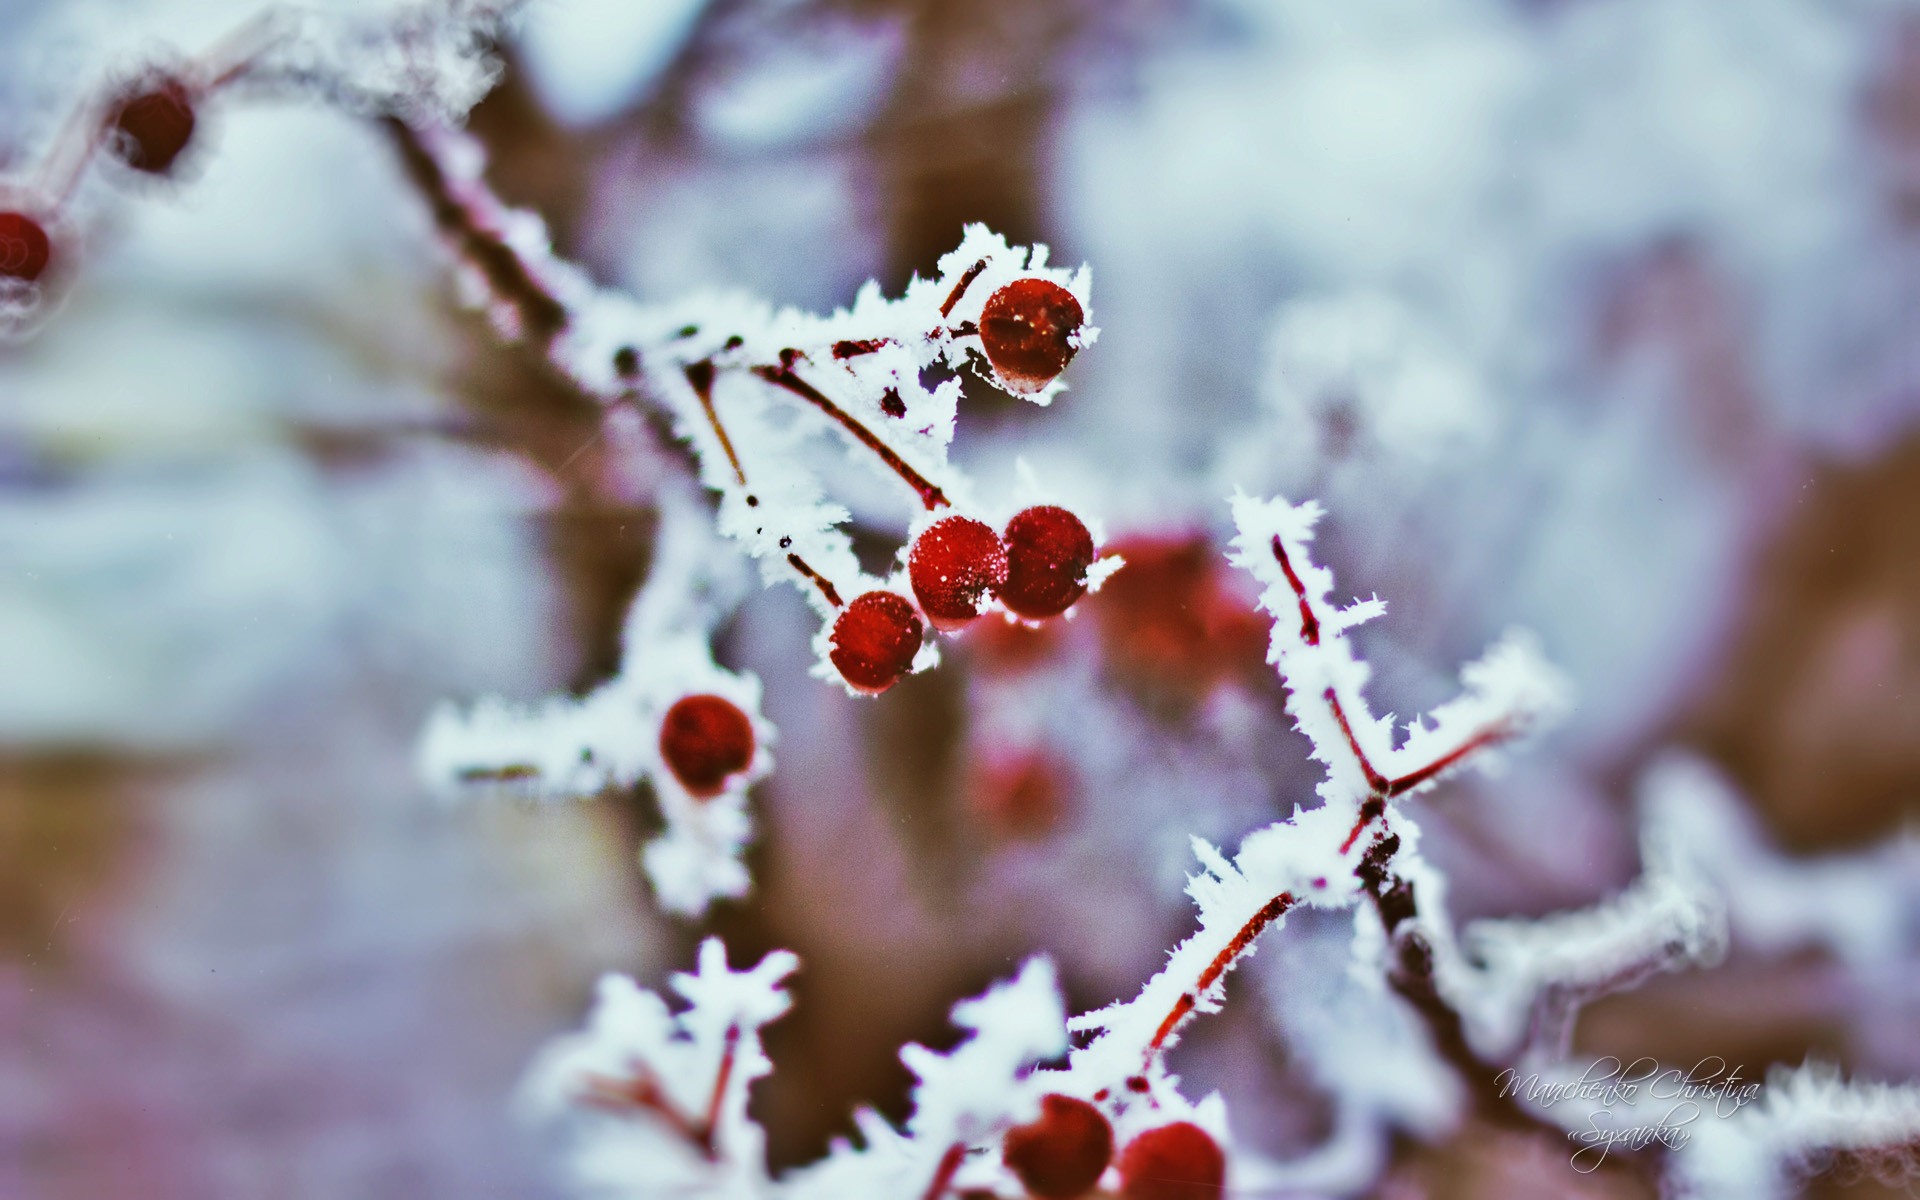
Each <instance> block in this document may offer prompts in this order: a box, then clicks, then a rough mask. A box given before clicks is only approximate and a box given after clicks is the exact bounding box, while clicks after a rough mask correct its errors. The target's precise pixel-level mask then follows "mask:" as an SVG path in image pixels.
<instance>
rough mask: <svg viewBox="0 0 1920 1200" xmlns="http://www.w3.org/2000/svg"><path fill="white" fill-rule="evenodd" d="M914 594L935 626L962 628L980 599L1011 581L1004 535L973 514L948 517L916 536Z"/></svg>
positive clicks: (910, 573) (910, 561) (911, 556)
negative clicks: (1003, 539)
mask: <svg viewBox="0 0 1920 1200" xmlns="http://www.w3.org/2000/svg"><path fill="white" fill-rule="evenodd" d="M907 578H908V579H909V581H910V582H911V583H912V584H913V594H914V597H915V598H916V599H918V600H919V601H920V607H921V609H922V610H923V611H924V612H925V613H926V614H927V619H928V620H930V621H932V622H933V627H934V628H935V629H943V630H952V629H959V628H961V627H962V626H964V625H966V624H967V623H968V622H969V621H971V620H973V619H974V618H975V617H977V616H979V615H980V601H981V600H982V599H983V598H985V596H986V595H987V593H988V592H990V591H992V590H993V589H995V588H997V587H999V586H1000V585H1001V584H1003V583H1005V582H1006V581H1007V551H1006V547H1004V546H1002V545H1001V544H1000V535H999V534H997V533H995V532H994V531H993V530H992V529H991V528H989V527H988V526H987V525H985V524H983V523H982V522H979V521H976V520H974V519H973V518H971V517H944V518H942V519H941V520H939V521H936V522H934V524H933V525H932V526H931V527H929V528H928V529H927V530H926V532H924V533H922V534H921V535H920V536H919V537H917V538H915V539H914V542H913V549H912V550H911V551H910V552H909V553H908V555H907Z"/></svg>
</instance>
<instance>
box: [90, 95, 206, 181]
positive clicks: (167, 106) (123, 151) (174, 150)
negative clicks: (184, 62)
mask: <svg viewBox="0 0 1920 1200" xmlns="http://www.w3.org/2000/svg"><path fill="white" fill-rule="evenodd" d="M109 125H110V129H111V132H112V135H113V136H112V145H113V152H114V153H115V154H117V155H119V156H120V160H121V161H122V162H124V163H126V164H127V165H128V166H130V167H132V168H133V169H134V170H136V171H144V172H146V173H147V174H149V175H165V174H166V173H167V172H168V171H171V170H172V169H173V164H174V160H175V159H177V158H179V157H180V152H181V151H183V150H185V149H186V148H187V143H188V142H189V141H191V140H192V139H193V127H194V113H193V96H192V95H191V94H190V93H189V92H188V91H187V86H186V84H184V83H182V82H181V81H180V80H178V79H175V78H172V77H171V76H163V77H161V78H158V79H155V80H153V81H151V82H150V83H149V84H148V85H146V86H145V87H143V88H141V89H139V90H138V91H135V92H133V93H132V94H130V95H129V96H127V97H126V98H125V99H123V100H121V101H120V103H119V104H118V105H117V106H116V107H115V108H114V110H113V115H112V117H111V119H110V122H109Z"/></svg>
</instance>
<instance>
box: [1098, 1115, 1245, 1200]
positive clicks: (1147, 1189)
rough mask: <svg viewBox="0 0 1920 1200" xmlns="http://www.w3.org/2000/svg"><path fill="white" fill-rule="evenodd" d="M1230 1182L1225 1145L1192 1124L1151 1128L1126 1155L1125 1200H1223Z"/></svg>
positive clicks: (1130, 1144) (1123, 1173) (1122, 1159)
mask: <svg viewBox="0 0 1920 1200" xmlns="http://www.w3.org/2000/svg"><path fill="white" fill-rule="evenodd" d="M1226 1178H1227V1160H1226V1156H1225V1155H1223V1154H1222V1153H1221V1152H1220V1143H1218V1142H1216V1141H1214V1140H1213V1137H1212V1135H1210V1134H1209V1133H1207V1131H1206V1130H1204V1129H1202V1128H1200V1127H1199V1126H1198V1125H1195V1124H1193V1123H1192V1122H1191V1121H1179V1122H1176V1123H1174V1124H1172V1125H1162V1126H1161V1127H1160V1128H1158V1129H1149V1130H1147V1131H1146V1132H1145V1133H1143V1134H1141V1135H1140V1136H1139V1137H1137V1138H1134V1139H1133V1140H1132V1141H1131V1142H1128V1143H1127V1148H1126V1149H1125V1150H1123V1151H1121V1152H1120V1194H1121V1196H1123V1197H1125V1200H1219V1197H1220V1195H1221V1190H1222V1188H1223V1186H1224V1185H1225V1183H1226Z"/></svg>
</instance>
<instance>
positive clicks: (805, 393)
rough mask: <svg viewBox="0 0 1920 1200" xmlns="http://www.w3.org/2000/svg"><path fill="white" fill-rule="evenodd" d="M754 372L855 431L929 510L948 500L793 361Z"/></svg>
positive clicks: (843, 426) (755, 369) (853, 432)
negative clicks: (803, 374)
mask: <svg viewBox="0 0 1920 1200" xmlns="http://www.w3.org/2000/svg"><path fill="white" fill-rule="evenodd" d="M753 373H754V374H755V375H758V376H759V377H760V378H762V379H764V380H766V381H767V382H768V383H771V384H776V385H778V386H780V387H783V388H785V389H786V390H788V391H789V392H792V393H793V394H794V395H796V396H798V397H800V398H801V399H802V400H805V401H806V402H807V403H809V404H811V405H813V406H814V407H815V408H817V409H819V410H820V411H821V412H823V413H825V414H826V415H827V416H829V417H832V418H833V419H834V420H835V421H838V422H839V423H840V426H841V428H843V429H845V430H846V431H847V432H848V433H850V434H852V435H853V436H854V438H855V439H857V440H858V441H859V442H860V444H861V445H863V446H865V447H866V448H867V449H869V450H871V451H873V452H874V453H875V454H877V455H879V456H880V461H882V462H884V463H886V464H887V466H888V467H889V468H891V469H892V471H893V473H894V474H896V475H898V476H899V477H900V478H902V479H904V480H906V482H907V486H909V487H911V488H912V489H913V490H914V491H916V492H918V493H919V494H920V502H921V503H922V504H924V505H926V506H927V509H928V511H932V510H933V509H936V508H940V507H942V506H943V505H945V504H946V503H947V497H946V493H944V492H942V491H941V490H940V489H939V488H938V487H936V486H935V485H934V484H932V483H930V482H928V480H927V478H926V476H924V475H922V474H920V472H918V471H916V470H914V469H913V468H912V467H910V466H908V465H907V463H906V460H905V459H903V458H901V457H900V455H899V454H897V453H895V451H894V449H893V447H891V446H889V445H887V444H886V443H885V442H883V441H881V440H880V439H879V438H878V437H876V436H874V432H873V431H872V430H871V429H868V428H867V427H866V426H865V425H862V424H861V423H860V422H859V421H857V420H855V419H854V417H853V416H852V415H851V414H849V413H848V412H847V411H846V410H845V409H843V408H841V407H840V406H839V405H837V404H835V403H834V402H833V401H831V400H829V399H827V398H826V396H825V395H823V394H822V393H821V391H820V389H819V388H816V387H814V386H813V385H812V384H810V383H808V382H807V381H806V380H804V379H802V378H800V377H799V376H798V375H795V374H794V373H793V367H792V365H791V364H789V363H782V364H781V365H780V366H777V367H773V366H765V367H755V368H753Z"/></svg>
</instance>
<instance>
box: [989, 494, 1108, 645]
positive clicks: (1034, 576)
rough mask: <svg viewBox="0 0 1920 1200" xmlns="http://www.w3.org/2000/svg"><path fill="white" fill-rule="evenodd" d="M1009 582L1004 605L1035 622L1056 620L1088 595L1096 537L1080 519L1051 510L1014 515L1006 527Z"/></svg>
mask: <svg viewBox="0 0 1920 1200" xmlns="http://www.w3.org/2000/svg"><path fill="white" fill-rule="evenodd" d="M1005 540H1006V544H1007V581H1006V583H1004V584H1002V585H1001V587H1000V589H999V595H1000V601H1001V603H1003V604H1005V605H1006V606H1007V608H1008V609H1009V610H1010V611H1012V612H1013V613H1015V614H1017V615H1019V616H1022V617H1026V618H1028V619H1030V620H1039V619H1040V618H1042V617H1051V616H1056V615H1058V614H1060V613H1063V612H1065V611H1067V609H1069V608H1071V607H1072V606H1073V602H1074V601H1075V600H1078V599H1079V598H1080V597H1081V596H1082V595H1083V594H1084V593H1085V592H1086V590H1087V568H1088V567H1090V566H1092V565H1093V535H1092V534H1090V533H1088V532H1087V527H1086V526H1085V525H1083V524H1081V523H1080V518H1079V517H1076V516H1074V515H1073V514H1072V513H1070V512H1068V511H1067V510H1066V509H1064V508H1059V507H1056V506H1054V505H1051V504H1046V505H1041V506H1039V507H1037V508H1029V509H1026V510H1025V511H1023V512H1020V513H1016V514H1014V518H1013V520H1011V521H1008V522H1007V533H1006V538H1005Z"/></svg>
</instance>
